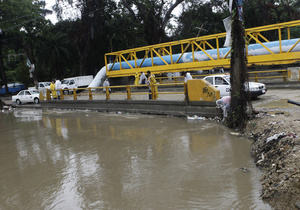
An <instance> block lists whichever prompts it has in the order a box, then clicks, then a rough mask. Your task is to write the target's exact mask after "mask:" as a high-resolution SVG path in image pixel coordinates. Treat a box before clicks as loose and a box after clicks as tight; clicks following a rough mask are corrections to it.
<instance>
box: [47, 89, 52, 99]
mask: <svg viewBox="0 0 300 210" xmlns="http://www.w3.org/2000/svg"><path fill="white" fill-rule="evenodd" d="M46 100H51V95H50V90H49V89H47V91H46Z"/></svg>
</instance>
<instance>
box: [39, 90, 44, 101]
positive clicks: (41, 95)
mask: <svg viewBox="0 0 300 210" xmlns="http://www.w3.org/2000/svg"><path fill="white" fill-rule="evenodd" d="M39 98H40V101H43V100H45V96H44V95H43V93H42V91H40V96H39Z"/></svg>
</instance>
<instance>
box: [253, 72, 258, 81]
mask: <svg viewBox="0 0 300 210" xmlns="http://www.w3.org/2000/svg"><path fill="white" fill-rule="evenodd" d="M254 75H255V82H258V78H257V73H255V74H254Z"/></svg>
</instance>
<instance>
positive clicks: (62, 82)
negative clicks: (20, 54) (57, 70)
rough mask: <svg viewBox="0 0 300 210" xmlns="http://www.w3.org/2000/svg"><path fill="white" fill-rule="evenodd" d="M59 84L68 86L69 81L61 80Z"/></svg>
mask: <svg viewBox="0 0 300 210" xmlns="http://www.w3.org/2000/svg"><path fill="white" fill-rule="evenodd" d="M61 84H65V85H67V84H69V80H63V81H61Z"/></svg>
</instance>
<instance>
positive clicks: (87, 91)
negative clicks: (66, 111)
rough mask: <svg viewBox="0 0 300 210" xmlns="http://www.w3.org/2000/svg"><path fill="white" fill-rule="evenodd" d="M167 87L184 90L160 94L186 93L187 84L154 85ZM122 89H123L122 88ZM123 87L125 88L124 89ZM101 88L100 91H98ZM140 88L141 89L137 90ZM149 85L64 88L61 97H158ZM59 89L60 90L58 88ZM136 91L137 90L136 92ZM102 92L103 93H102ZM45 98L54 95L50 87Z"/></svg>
mask: <svg viewBox="0 0 300 210" xmlns="http://www.w3.org/2000/svg"><path fill="white" fill-rule="evenodd" d="M155 86H156V87H162V86H164V87H167V86H177V87H178V86H179V87H180V86H182V88H183V91H177V92H174V91H171V92H158V94H159V95H164V94H182V95H184V94H185V92H186V84H185V83H183V82H181V83H168V84H154V85H152V86H151V87H152V89H154V87H155ZM138 88H145V90H147V92H143V91H140V90H139V89H138ZM103 89H105V92H103ZM113 89H118V90H117V91H110V90H113ZM120 89H121V90H120ZM122 89H123V90H122ZM65 90H68V91H69V92H72V94H71V95H66V94H64V93H63V92H64V91H65ZM97 90H99V91H97ZM137 90H139V91H137ZM148 90H149V86H148V85H118V86H106V87H93V88H74V89H64V91H63V90H60V98H61V100H64V99H65V98H66V97H67V96H71V97H72V98H73V100H77V99H78V96H88V99H89V100H93V97H94V96H98V95H102V96H103V95H105V99H106V100H109V99H110V98H111V96H112V95H126V96H127V97H126V99H128V100H130V99H132V95H149V94H152V99H154V100H155V99H156V98H155V97H154V93H153V92H152V93H149V92H148ZM56 91H58V90H56ZM78 91H81V92H80V93H77V92H78ZM134 91H136V92H134ZM101 92H102V93H101ZM44 98H45V100H51V99H52V96H51V91H50V90H49V89H47V92H46V97H42V96H40V100H43V99H44Z"/></svg>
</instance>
